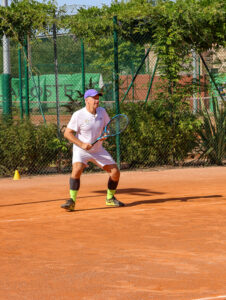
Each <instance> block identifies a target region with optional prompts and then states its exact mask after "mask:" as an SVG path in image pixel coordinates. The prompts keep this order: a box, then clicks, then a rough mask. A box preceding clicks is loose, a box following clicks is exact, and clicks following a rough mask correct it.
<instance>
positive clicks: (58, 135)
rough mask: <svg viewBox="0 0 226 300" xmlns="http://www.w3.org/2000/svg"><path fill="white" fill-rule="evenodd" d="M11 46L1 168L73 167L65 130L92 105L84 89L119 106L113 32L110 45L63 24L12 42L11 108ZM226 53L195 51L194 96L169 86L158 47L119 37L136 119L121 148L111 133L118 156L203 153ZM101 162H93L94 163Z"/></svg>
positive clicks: (3, 171)
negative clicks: (63, 30) (203, 127)
mask: <svg viewBox="0 0 226 300" xmlns="http://www.w3.org/2000/svg"><path fill="white" fill-rule="evenodd" d="M4 49H5V46H4V40H3V41H2V43H1V45H0V73H1V74H2V75H0V81H1V85H0V112H1V116H2V119H1V122H0V154H1V155H0V176H12V174H13V172H14V171H15V169H18V170H19V171H20V173H22V174H23V173H24V174H48V173H56V172H58V173H62V172H70V170H71V155H72V153H71V149H72V147H71V145H70V144H69V143H68V142H67V141H66V140H65V139H64V138H63V132H64V129H65V127H66V125H67V123H68V121H69V120H70V117H71V115H72V113H73V112H74V111H76V110H77V109H80V108H81V107H83V106H84V100H83V94H84V91H85V90H86V89H88V88H96V89H99V90H101V91H102V92H103V94H104V95H103V97H101V99H100V105H101V106H103V107H105V108H106V109H107V111H108V112H109V115H110V116H113V115H114V114H115V109H116V108H115V81H114V78H115V69H114V48H113V37H112V39H103V43H102V46H96V48H93V47H91V46H89V45H88V44H86V41H85V40H84V41H82V40H80V39H77V38H76V37H75V36H73V35H66V34H60V33H59V32H58V34H57V35H56V37H54V35H52V34H51V35H49V36H39V37H36V38H35V39H34V40H28V41H27V47H22V48H21V46H20V45H18V44H16V43H15V42H11V43H10V48H9V49H10V50H9V53H10V55H9V56H10V60H11V61H10V66H11V69H10V78H11V80H10V83H11V87H10V91H11V93H10V97H11V98H10V101H11V103H12V105H11V108H7V106H6V105H5V103H6V100H5V99H4V97H5V96H4V95H5V94H6V92H5V91H4V88H5V87H4V85H6V77H5V76H6V75H5V71H4V65H3V63H4V59H3V56H2V55H3V53H4ZM4 57H5V56H4ZM225 59H226V50H225V49H219V50H218V51H210V52H208V53H203V54H202V56H201V57H200V56H199V55H197V54H196V53H191V54H190V65H189V66H187V71H183V72H181V74H180V75H181V79H180V87H181V86H183V88H184V90H183V93H184V95H186V97H185V96H181V95H182V90H180V91H179V92H178V94H175V95H169V94H168V92H166V91H167V90H169V89H168V87H169V83H168V82H164V80H162V77H161V66H160V61H159V57H158V55H157V54H156V53H155V51H154V48H153V47H152V46H151V45H148V44H147V45H145V46H141V45H140V44H132V43H131V42H128V41H124V40H123V39H121V38H120V37H119V40H118V61H119V74H118V75H119V103H120V110H121V112H123V113H125V114H127V115H128V117H129V119H130V125H129V127H128V129H127V131H126V132H125V133H123V134H122V135H121V136H120V145H119V147H120V149H117V146H116V143H115V139H114V138H111V139H109V140H107V141H106V142H105V146H106V148H107V149H108V150H109V152H110V153H111V154H112V155H113V157H114V158H115V159H116V156H117V155H116V152H117V151H119V152H120V161H119V162H118V163H119V164H120V167H121V168H122V169H134V168H149V167H153V166H159V165H185V164H192V163H193V164H194V163H195V162H196V161H197V158H199V157H200V153H199V150H198V148H199V147H198V146H197V136H199V128H200V122H199V121H200V116H199V115H198V113H199V111H200V109H201V104H200V103H203V104H204V106H205V107H206V108H207V113H209V114H210V117H211V116H213V117H214V110H215V104H214V102H213V101H214V100H213V99H214V97H215V98H216V99H218V100H219V101H218V102H221V103H222V102H223V100H224V99H225V89H226V87H225V81H226V80H225V79H226V70H225ZM9 109H11V112H12V117H13V120H14V121H15V122H16V123H15V122H14V125H12V120H11V119H10V120H5V118H4V116H5V115H6V114H7V113H9ZM224 111H225V109H224ZM224 116H225V114H224ZM22 120H23V122H22ZM28 120H29V121H28ZM215 121H216V120H215ZM215 121H214V122H215ZM223 122H224V124H225V121H223ZM15 124H16V126H15ZM224 126H225V125H224ZM224 128H225V127H224ZM223 143H225V139H224V140H223ZM224 149H225V148H224ZM224 153H225V152H224ZM224 153H223V154H222V155H223V161H224V158H225V154H224ZM97 170H98V169H97V168H96V167H95V166H94V165H91V166H90V168H89V169H88V170H87V171H97Z"/></svg>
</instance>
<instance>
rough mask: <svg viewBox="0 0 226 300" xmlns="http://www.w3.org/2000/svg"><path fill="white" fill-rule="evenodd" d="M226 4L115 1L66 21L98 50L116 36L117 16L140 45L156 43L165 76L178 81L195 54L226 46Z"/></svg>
mask: <svg viewBox="0 0 226 300" xmlns="http://www.w3.org/2000/svg"><path fill="white" fill-rule="evenodd" d="M225 11H226V10H225V1H223V0H177V1H176V2H173V1H158V2H157V5H155V6H153V3H150V2H149V1H145V0H130V1H127V2H124V1H123V2H118V1H115V2H113V3H112V5H111V6H110V7H107V6H103V7H102V8H97V7H92V8H89V9H81V10H80V11H79V13H78V14H76V15H75V16H71V17H68V18H66V19H65V24H66V25H65V26H68V28H69V30H70V31H71V32H72V33H74V34H76V35H77V36H79V37H82V38H84V39H85V40H86V41H87V42H89V43H91V44H92V45H93V47H96V46H97V45H98V44H100V43H101V41H102V40H104V39H105V38H109V36H110V35H112V32H113V21H112V18H113V16H114V15H117V18H118V26H117V29H118V32H119V35H120V36H121V37H123V38H124V39H125V40H127V41H130V42H132V43H135V44H140V45H147V44H152V45H154V47H155V51H156V53H157V54H158V56H159V58H160V60H159V62H160V66H161V69H162V71H163V76H164V77H165V78H167V79H168V80H169V81H170V82H177V81H178V78H179V73H180V71H183V69H184V66H186V64H185V63H186V57H187V55H188V53H189V51H190V50H191V49H194V50H196V51H197V52H200V53H201V52H202V51H207V50H209V49H211V48H212V47H215V48H217V47H219V46H224V45H225V32H226V30H225V29H226V28H225Z"/></svg>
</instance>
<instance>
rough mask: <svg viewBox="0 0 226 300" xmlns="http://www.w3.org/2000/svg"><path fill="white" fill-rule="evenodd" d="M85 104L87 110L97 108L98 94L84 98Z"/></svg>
mask: <svg viewBox="0 0 226 300" xmlns="http://www.w3.org/2000/svg"><path fill="white" fill-rule="evenodd" d="M86 106H87V107H88V108H89V110H93V109H97V107H98V106H99V95H96V96H94V97H88V98H86Z"/></svg>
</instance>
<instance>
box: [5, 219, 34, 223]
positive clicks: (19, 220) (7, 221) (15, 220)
mask: <svg viewBox="0 0 226 300" xmlns="http://www.w3.org/2000/svg"><path fill="white" fill-rule="evenodd" d="M31 220H34V219H33V218H29V219H14V220H1V221H0V223H9V222H26V221H31Z"/></svg>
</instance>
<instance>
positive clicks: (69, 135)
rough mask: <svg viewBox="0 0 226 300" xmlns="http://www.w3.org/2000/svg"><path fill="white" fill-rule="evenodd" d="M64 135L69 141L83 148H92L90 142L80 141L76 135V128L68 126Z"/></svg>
mask: <svg viewBox="0 0 226 300" xmlns="http://www.w3.org/2000/svg"><path fill="white" fill-rule="evenodd" d="M64 137H65V138H66V139H67V140H69V142H71V143H73V144H75V145H77V146H79V147H80V148H82V149H83V150H89V149H91V148H92V145H91V144H88V143H83V142H82V141H80V140H79V139H78V138H77V137H76V136H75V135H74V130H72V129H70V128H68V127H67V128H66V130H65V132H64Z"/></svg>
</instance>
